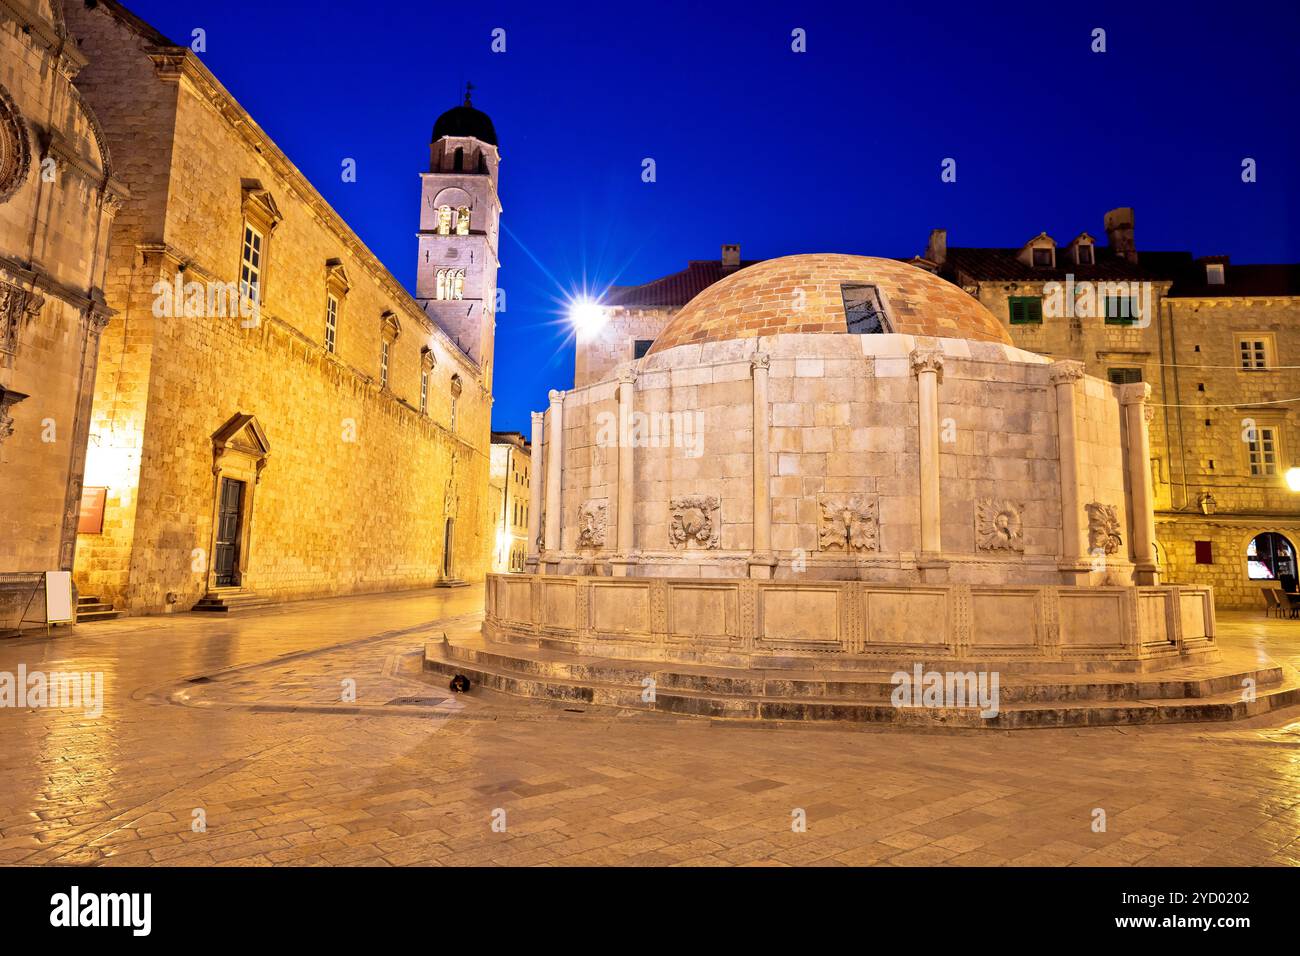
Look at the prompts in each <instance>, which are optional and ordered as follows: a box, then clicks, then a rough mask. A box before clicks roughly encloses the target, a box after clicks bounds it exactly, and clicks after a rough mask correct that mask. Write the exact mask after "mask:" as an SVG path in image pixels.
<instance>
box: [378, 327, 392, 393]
mask: <svg viewBox="0 0 1300 956" xmlns="http://www.w3.org/2000/svg"><path fill="white" fill-rule="evenodd" d="M391 347H392V346H391V344H390V343H389V341H388V340H387V339H384V341H382V342H380V343H379V387H380V388H387V387H388V355H389V350H390V349H391Z"/></svg>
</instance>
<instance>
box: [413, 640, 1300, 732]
mask: <svg viewBox="0 0 1300 956" xmlns="http://www.w3.org/2000/svg"><path fill="white" fill-rule="evenodd" d="M512 650H513V649H512ZM513 663H514V666H512V663H511V658H510V655H509V654H500V653H495V652H494V651H493V650H491V649H490V646H489V647H488V648H482V649H479V648H472V647H466V646H464V645H461V646H458V645H456V644H449V643H445V642H443V641H438V642H434V643H430V644H428V645H426V647H425V660H424V667H425V669H426V670H429V671H432V672H434V673H438V674H442V675H446V676H450V675H452V674H456V673H462V674H465V675H466V676H467V677H469V679H470V681H471V682H472V683H473V684H474V685H476V686H482V687H487V688H489V689H491V690H496V691H501V692H503V693H507V694H513V695H515V696H520V697H532V698H538V699H544V700H550V701H558V702H563V703H582V704H588V705H592V706H597V707H611V708H618V709H625V710H627V709H630V710H645V711H655V712H661V713H673V714H683V715H693V716H701V717H709V718H722V719H740V720H762V721H768V720H771V721H845V722H879V723H890V724H897V725H902V726H914V727H920V726H927V727H934V726H940V727H967V728H980V729H991V730H1008V729H1026V728H1035V727H1085V726H1113V725H1123V724H1137V723H1142V724H1146V723H1179V722H1186V721H1212V720H1234V719H1238V718H1242V717H1248V716H1254V715H1256V714H1260V713H1265V712H1267V711H1269V710H1273V709H1276V708H1278V707H1286V706H1291V705H1293V704H1296V703H1300V681H1297V679H1296V677H1295V675H1294V674H1291V673H1285V674H1284V673H1283V672H1282V671H1281V670H1280V669H1278V673H1279V678H1280V679H1279V680H1278V681H1276V682H1274V683H1271V684H1268V685H1267V686H1264V685H1259V686H1257V689H1256V697H1255V700H1253V701H1249V702H1248V701H1244V700H1242V694H1241V690H1240V688H1239V687H1237V688H1234V689H1231V690H1226V691H1222V692H1216V693H1203V694H1201V695H1199V696H1179V697H1171V698H1138V697H1121V698H1119V699H1087V698H1066V699H1061V700H1046V701H1045V700H1040V699H1021V700H1011V699H1008V697H1007V690H1008V689H1010V688H1006V687H1004V688H1000V694H999V711H998V713H997V715H996V716H993V717H989V718H985V717H982V716H981V715H980V713H979V709H978V708H977V707H945V708H927V707H901V708H900V707H894V706H893V705H892V704H891V703H890V702H889V697H888V695H885V696H884V697H881V698H879V699H876V698H874V697H871V696H839V695H838V694H837V693H829V692H828V691H831V690H836V691H839V692H842V691H844V690H846V689H854V690H858V689H860V688H843V687H838V686H836V685H840V684H845V683H854V682H843V681H832V682H829V685H828V686H823V687H821V688H820V690H821V693H819V694H817V695H815V696H813V695H811V694H810V693H809V691H811V690H812V689H813V687H811V686H790V685H789V682H788V681H786V680H785V679H784V678H783V679H782V680H781V681H779V682H778V683H777V684H776V685H773V686H771V687H769V686H767V685H766V684H765V685H764V686H763V687H761V688H757V687H755V686H754V685H747V684H744V683H743V680H744V679H741V678H738V680H741V681H742V682H741V683H731V684H726V683H718V682H705V683H703V684H701V685H699V686H673V685H672V684H667V685H666V684H665V683H663V682H662V681H661V678H662V677H663V676H664V675H665V671H664V670H663V669H662V668H656V666H655V664H652V663H650V662H635V661H620V662H617V665H618V666H616V667H612V668H610V667H606V668H603V669H602V668H600V667H593V668H592V669H591V670H589V671H587V672H585V676H579V674H580V673H583V672H581V671H580V670H575V671H565V669H564V668H563V667H561V668H557V669H556V673H551V672H550V671H551V669H550V668H547V667H536V666H534V667H532V668H530V667H529V666H527V665H526V664H522V665H521V662H520V659H514V662H513ZM531 663H532V664H533V665H536V664H538V663H539V662H538V661H537V660H536V659H533V660H532V661H531ZM554 663H563V662H554ZM603 663H604V664H609V663H611V662H608V661H606V662H603ZM655 663H658V662H655ZM638 664H640V666H639V667H637V666H636V665H638ZM577 666H578V667H579V668H580V667H582V666H588V665H587V664H586V663H585V662H584V664H582V665H577ZM1268 670H1269V669H1265V671H1264V672H1267V671H1268ZM672 673H680V671H679V670H678V669H677V668H674V671H673V672H672ZM1261 673H1263V672H1261ZM646 676H654V678H655V693H654V699H653V700H646V699H645V696H646V694H645V688H643V687H642V685H641V683H640V681H641V679H643V678H644V677H646ZM696 676H699V675H696ZM610 678H613V679H610ZM620 678H621V679H620ZM633 678H634V679H633ZM813 683H815V682H813ZM861 683H864V684H867V685H879V684H880V682H879V681H865V682H861ZM1157 686H1158V685H1157ZM880 689H881V690H883V686H881V687H880ZM892 689H893V685H892V684H890V685H889V690H890V691H892ZM742 690H743V691H745V692H743V693H737V692H736V691H742ZM1200 690H1204V691H1211V690H1213V684H1212V683H1211V684H1210V685H1209V686H1205V687H1202V688H1200ZM725 691H730V692H725ZM760 691H761V692H760ZM769 691H777V693H770V692H769Z"/></svg>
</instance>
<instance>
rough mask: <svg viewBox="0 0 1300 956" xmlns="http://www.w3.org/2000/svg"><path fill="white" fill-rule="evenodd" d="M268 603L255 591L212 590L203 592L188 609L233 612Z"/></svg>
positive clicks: (210, 612)
mask: <svg viewBox="0 0 1300 956" xmlns="http://www.w3.org/2000/svg"><path fill="white" fill-rule="evenodd" d="M270 603H271V602H270V601H269V600H267V599H266V598H264V597H261V596H260V595H258V594H257V592H255V591H214V592H211V593H208V594H205V595H204V596H203V597H202V598H200V599H199V601H198V603H197V604H195V605H194V606H193V607H192V608H190V610H191V611H197V612H199V613H200V614H233V613H235V612H237V611H248V610H252V609H253V608H259V607H266V606H267V605H268V604H270Z"/></svg>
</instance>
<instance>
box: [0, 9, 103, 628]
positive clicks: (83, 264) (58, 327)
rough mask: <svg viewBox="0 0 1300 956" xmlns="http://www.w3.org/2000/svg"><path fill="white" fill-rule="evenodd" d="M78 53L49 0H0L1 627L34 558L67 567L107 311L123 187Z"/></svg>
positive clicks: (32, 579)
mask: <svg viewBox="0 0 1300 956" xmlns="http://www.w3.org/2000/svg"><path fill="white" fill-rule="evenodd" d="M86 62H87V60H86V56H85V55H84V53H83V52H82V50H81V49H80V48H79V46H78V45H77V43H76V42H75V40H74V38H73V37H72V36H70V35H69V32H68V28H67V26H66V24H65V22H64V18H63V10H62V7H61V5H60V4H58V3H50V2H48V0H5V2H3V3H0V63H2V64H3V65H4V66H3V70H0V489H2V490H3V501H4V504H3V507H0V630H7V629H9V628H13V627H16V626H17V625H18V623H19V620H20V619H21V618H22V617H23V616H24V613H25V612H26V611H27V610H28V606H29V604H31V605H33V606H39V604H40V594H39V592H40V590H41V588H43V586H44V585H43V577H42V574H41V572H43V571H57V570H64V571H70V570H72V566H73V560H74V552H75V548H76V541H77V523H78V514H79V508H80V504H81V485H82V473H83V469H84V465H85V448H86V436H87V430H88V428H89V424H90V404H91V399H92V397H93V394H94V384H95V364H96V357H97V353H98V349H99V337H100V332H101V330H102V329H103V328H104V325H105V323H106V322H107V321H108V320H109V317H110V316H111V315H112V309H111V308H110V307H109V306H108V304H107V303H106V302H105V296H104V291H103V286H104V276H105V269H106V264H107V250H108V237H109V234H110V230H111V228H112V225H113V219H114V216H115V215H116V213H117V211H118V209H119V208H120V204H121V199H122V196H123V194H124V190H123V188H122V186H121V184H120V183H118V182H117V181H116V180H115V179H114V178H113V173H114V169H113V165H112V161H111V160H110V154H109V148H108V144H107V141H106V139H105V136H104V133H103V131H102V130H101V128H100V126H99V122H98V120H97V119H96V117H95V114H94V112H93V111H92V110H91V108H90V107H89V106H88V105H87V104H86V102H85V101H84V99H83V98H82V97H81V95H80V93H79V92H78V90H77V88H76V86H74V79H75V78H76V77H77V75H78V73H79V72H80V71H82V70H84V69H85V67H86ZM29 619H30V618H29ZM37 619H38V620H40V619H43V618H41V617H37Z"/></svg>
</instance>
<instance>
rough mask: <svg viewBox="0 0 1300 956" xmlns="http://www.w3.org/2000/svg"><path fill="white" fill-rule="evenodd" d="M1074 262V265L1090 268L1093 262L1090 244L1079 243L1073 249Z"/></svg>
mask: <svg viewBox="0 0 1300 956" xmlns="http://www.w3.org/2000/svg"><path fill="white" fill-rule="evenodd" d="M1074 261H1075V264H1076V265H1081V266H1090V265H1092V264H1093V262H1094V258H1093V250H1092V243H1091V242H1081V243H1079V244H1078V245H1077V246H1075V247H1074Z"/></svg>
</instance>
